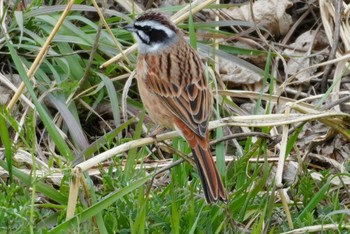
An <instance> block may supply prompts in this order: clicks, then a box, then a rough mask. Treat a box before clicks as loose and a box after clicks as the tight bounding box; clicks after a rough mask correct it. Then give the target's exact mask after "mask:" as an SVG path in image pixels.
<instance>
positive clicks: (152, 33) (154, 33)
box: [134, 24, 169, 45]
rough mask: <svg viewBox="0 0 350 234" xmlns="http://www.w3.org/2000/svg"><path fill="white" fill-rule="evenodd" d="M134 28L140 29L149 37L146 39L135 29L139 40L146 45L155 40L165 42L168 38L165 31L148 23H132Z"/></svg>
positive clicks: (155, 41)
mask: <svg viewBox="0 0 350 234" xmlns="http://www.w3.org/2000/svg"><path fill="white" fill-rule="evenodd" d="M134 28H135V29H137V31H142V32H143V33H144V34H145V35H147V36H148V37H149V41H148V40H146V39H145V38H143V37H142V36H141V33H139V32H137V31H136V33H137V35H138V37H139V38H140V39H141V41H142V42H143V43H145V44H147V45H151V44H153V43H157V42H165V41H166V40H168V39H169V37H168V35H167V34H166V32H164V30H161V29H155V28H152V27H151V26H148V25H145V26H140V25H137V24H134Z"/></svg>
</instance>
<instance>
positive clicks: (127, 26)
mask: <svg viewBox="0 0 350 234" xmlns="http://www.w3.org/2000/svg"><path fill="white" fill-rule="evenodd" d="M123 28H124V29H125V30H127V31H129V32H135V28H134V25H132V24H128V25H126V26H124V27H123Z"/></svg>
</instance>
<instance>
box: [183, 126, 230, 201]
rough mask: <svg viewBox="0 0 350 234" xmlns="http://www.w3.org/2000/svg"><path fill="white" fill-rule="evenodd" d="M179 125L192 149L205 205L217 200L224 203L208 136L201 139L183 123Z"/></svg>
mask: <svg viewBox="0 0 350 234" xmlns="http://www.w3.org/2000/svg"><path fill="white" fill-rule="evenodd" d="M181 125H182V126H181V128H180V129H181V130H182V131H181V132H182V134H183V136H184V137H185V138H186V140H187V141H188V143H189V145H190V146H191V148H192V153H193V156H194V160H195V162H196V165H197V168H198V172H199V176H200V178H201V181H202V186H203V190H204V195H205V199H206V201H207V203H212V202H216V201H217V200H218V199H220V200H222V201H224V202H226V201H227V195H226V190H225V187H224V185H223V183H222V180H221V177H220V174H219V171H218V169H217V167H216V164H215V162H214V160H213V157H212V154H211V151H210V146H209V138H208V134H207V136H206V138H203V137H200V136H198V135H197V134H195V133H194V132H193V131H192V130H190V129H189V128H188V127H187V126H186V125H185V124H184V123H181Z"/></svg>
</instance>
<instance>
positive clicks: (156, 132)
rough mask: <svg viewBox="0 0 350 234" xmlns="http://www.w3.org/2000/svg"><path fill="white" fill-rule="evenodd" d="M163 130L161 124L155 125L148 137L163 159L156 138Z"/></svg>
mask: <svg viewBox="0 0 350 234" xmlns="http://www.w3.org/2000/svg"><path fill="white" fill-rule="evenodd" d="M163 131H164V127H162V126H157V128H156V129H154V130H153V131H152V132H151V133H150V137H152V138H153V142H154V146H155V147H156V149H157V151H158V154H159V155H160V156H161V157H162V158H163V159H164V156H163V153H162V151H161V150H160V148H159V145H158V140H157V135H158V134H159V133H161V132H163Z"/></svg>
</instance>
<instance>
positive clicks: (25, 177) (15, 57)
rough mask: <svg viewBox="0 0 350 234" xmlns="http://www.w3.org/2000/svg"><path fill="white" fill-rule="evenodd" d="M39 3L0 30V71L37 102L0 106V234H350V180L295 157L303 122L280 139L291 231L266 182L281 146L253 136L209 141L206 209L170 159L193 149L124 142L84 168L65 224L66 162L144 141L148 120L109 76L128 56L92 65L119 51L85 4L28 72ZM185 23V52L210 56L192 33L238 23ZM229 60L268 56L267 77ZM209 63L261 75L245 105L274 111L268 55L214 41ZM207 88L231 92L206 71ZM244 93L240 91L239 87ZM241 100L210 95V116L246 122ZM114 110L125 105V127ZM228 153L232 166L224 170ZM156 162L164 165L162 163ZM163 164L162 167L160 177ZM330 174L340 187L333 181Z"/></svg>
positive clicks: (182, 166)
mask: <svg viewBox="0 0 350 234" xmlns="http://www.w3.org/2000/svg"><path fill="white" fill-rule="evenodd" d="M37 6H41V2H40V1H34V2H33V3H32V4H31V5H29V6H28V8H27V9H26V10H25V11H23V12H17V13H16V14H15V13H14V11H13V9H12V8H9V9H7V14H8V19H7V20H8V21H7V27H8V31H9V34H8V37H3V36H4V35H3V34H4V31H3V30H2V31H1V32H0V34H1V36H0V39H1V38H6V40H0V58H1V59H0V61H2V62H0V64H1V66H2V67H3V68H4V69H3V70H2V71H1V75H5V74H9V73H10V72H12V73H13V74H19V75H20V77H21V79H22V81H23V82H24V84H25V91H24V93H23V94H24V95H25V96H26V97H28V98H30V100H31V102H32V103H33V105H34V106H35V109H31V108H30V107H29V106H28V105H26V104H24V102H22V101H18V102H16V104H15V105H14V107H13V108H12V109H11V110H8V109H7V108H6V107H7V104H8V102H7V104H4V105H2V106H1V108H0V233H47V232H50V233H63V232H73V233H96V232H97V231H99V232H100V233H243V232H250V233H281V232H284V231H290V230H293V229H297V228H303V227H305V226H313V225H328V224H336V225H339V227H338V232H339V233H346V232H349V226H345V225H348V224H349V217H350V214H349V210H348V207H349V205H348V203H346V197H347V196H348V194H349V184H348V182H347V181H348V180H349V177H350V176H349V173H348V171H342V173H339V171H337V170H335V169H334V168H332V167H330V166H324V165H323V164H321V163H320V165H316V166H313V165H314V164H315V162H314V161H313V162H311V163H308V161H305V162H304V163H300V160H299V161H298V157H299V159H300V157H301V156H304V155H305V150H306V149H308V148H307V146H310V144H311V143H310V142H308V143H307V146H299V145H298V143H299V142H300V141H301V140H302V137H300V136H301V134H303V132H304V131H305V128H307V126H310V125H307V124H306V123H300V125H298V126H297V128H296V130H295V131H293V132H291V133H290V135H289V139H288V142H287V143H286V144H287V145H286V149H287V150H286V152H287V154H288V155H289V159H290V160H292V161H295V162H298V163H299V164H298V166H299V167H298V170H299V171H297V172H295V175H296V179H295V180H294V181H293V182H292V183H291V184H287V183H286V184H284V186H285V188H288V195H289V198H290V199H291V200H290V202H289V203H288V207H289V210H290V214H291V218H292V222H293V226H294V227H293V228H292V227H290V225H289V224H288V221H287V219H286V217H287V215H286V211H285V210H284V209H283V205H282V203H281V200H280V197H279V195H278V193H277V191H278V189H279V188H277V186H276V185H275V182H274V173H275V168H276V162H275V161H273V159H274V158H276V156H278V154H279V150H280V147H281V145H277V146H276V144H282V143H281V142H280V141H277V142H272V141H270V140H267V139H264V138H259V137H251V136H243V137H240V138H237V139H229V140H226V141H223V142H220V143H218V144H216V145H213V146H212V149H213V151H215V154H216V155H217V156H218V168H219V171H220V173H221V174H222V177H223V179H224V183H225V185H226V189H227V191H228V192H229V200H228V203H227V204H225V203H221V202H218V203H217V204H211V205H208V204H206V203H205V199H204V195H203V191H202V187H201V182H200V179H199V176H198V172H197V170H196V169H195V168H194V167H192V166H191V165H190V164H189V163H188V162H183V163H178V162H179V160H182V158H183V155H182V154H185V155H189V154H190V152H191V150H190V148H189V147H188V144H187V143H186V142H185V141H184V140H183V139H182V138H180V137H173V136H171V137H169V138H167V140H165V141H164V142H165V143H162V142H159V146H158V147H159V148H156V147H154V144H152V143H150V144H143V145H142V146H141V147H133V146H130V148H128V149H127V150H122V151H120V152H119V151H118V153H117V154H114V155H111V156H110V157H108V159H107V160H104V161H103V162H101V163H99V164H94V165H93V166H92V167H91V168H90V169H89V170H87V171H86V172H84V173H83V174H82V178H83V179H82V180H81V182H82V183H83V185H85V187H83V186H80V187H79V196H78V202H77V205H76V210H75V214H74V217H73V218H72V219H69V220H66V212H67V210H69V209H71V208H72V207H69V206H68V201H69V193H70V185H72V183H73V182H74V178H75V177H74V176H73V175H76V174H74V173H75V171H74V167H75V166H76V165H77V164H78V163H80V162H82V161H83V158H85V159H86V160H87V159H90V158H92V157H93V156H94V157H100V156H101V155H103V154H106V153H108V152H110V150H113V149H115V148H116V147H121V146H123V145H125V144H128V143H130V142H137V141H140V142H141V141H142V140H143V139H144V138H145V137H147V136H148V135H149V132H150V130H151V129H152V128H153V127H154V124H153V123H152V122H151V121H150V120H149V117H148V115H147V113H145V112H144V109H143V105H142V103H141V102H140V98H139V96H138V92H137V88H136V85H135V82H133V84H132V85H131V87H130V90H128V92H125V93H127V97H126V98H125V99H123V97H122V95H123V91H126V90H124V89H125V83H126V79H125V78H124V79H113V78H115V77H121V76H125V77H129V76H130V75H131V73H130V71H132V70H133V69H135V67H136V55H137V54H136V53H132V54H130V55H128V56H127V57H128V59H129V60H130V64H129V63H128V62H126V61H125V60H119V61H118V62H116V63H114V64H112V65H110V66H108V67H107V68H104V69H100V68H99V66H100V65H101V64H103V63H104V62H106V61H107V60H108V59H110V58H111V57H113V56H115V55H117V54H119V52H120V51H119V50H118V49H117V46H116V45H115V43H114V41H113V38H112V36H111V35H110V34H109V33H108V31H107V30H106V29H105V28H104V27H103V28H102V29H101V30H99V28H98V25H99V20H98V17H97V16H94V15H93V16H94V17H88V16H87V14H85V13H84V10H86V9H87V8H86V6H82V5H78V6H75V8H74V9H73V10H72V11H71V13H70V14H69V15H68V16H67V18H66V19H65V21H64V23H63V25H62V26H61V28H60V30H59V31H58V33H57V35H56V36H55V37H54V39H53V41H52V43H51V44H50V48H49V50H48V53H47V55H46V56H44V57H43V58H42V59H43V60H42V64H41V65H40V66H39V67H38V70H37V71H36V73H35V75H34V78H30V77H28V76H27V70H28V68H29V67H30V66H31V65H32V63H33V61H34V60H35V58H36V55H37V54H38V52H39V50H40V49H41V47H42V45H43V44H44V42H45V40H46V38H47V37H48V35H49V34H50V33H51V31H52V29H53V27H54V26H55V25H56V23H57V20H58V18H59V17H60V15H61V13H62V9H61V8H59V7H58V6H55V5H49V6H47V8H39V9H37V8H36V7H37ZM222 7H225V5H215V4H212V5H210V6H209V7H208V8H209V9H218V8H222ZM92 9H94V8H92ZM169 9H170V8H169ZM176 9H177V10H179V7H177V8H176ZM165 10H166V9H165ZM109 13H112V16H108V15H105V17H106V20H107V22H108V24H109V25H113V26H112V31H113V33H114V36H115V37H116V38H117V41H118V43H120V45H121V46H122V47H123V49H126V48H128V47H129V46H131V45H132V44H133V39H132V37H131V35H130V34H129V33H128V32H126V31H125V30H123V29H122V28H121V26H122V25H125V23H126V22H127V20H128V17H127V15H125V14H122V13H120V12H117V11H114V10H110V11H109ZM194 16H195V14H193V15H192V14H191V15H190V18H189V21H188V23H185V24H183V28H185V29H186V28H187V27H188V29H189V36H190V42H191V44H192V45H193V46H197V47H198V48H203V47H201V46H203V45H204V44H205V45H206V46H208V48H210V51H215V50H214V49H213V47H214V45H213V43H212V42H211V41H198V38H199V37H198V36H197V31H199V30H202V31H201V34H202V33H203V31H204V32H208V33H217V34H218V35H221V36H223V37H229V36H232V35H234V34H233V32H227V31H223V30H222V29H220V30H217V29H215V27H217V26H225V27H229V26H232V27H234V26H242V27H243V26H245V25H243V24H242V22H236V21H231V20H227V21H220V22H216V23H210V22H205V23H195V22H194V19H195V18H194ZM15 17H17V20H16V19H15ZM248 26H249V25H248ZM226 29H227V28H226ZM96 38H99V40H98V41H97V40H96ZM236 55H242V56H243V55H244V56H246V55H252V56H261V55H265V56H266V57H267V59H266V63H265V67H264V66H263V68H264V70H262V68H261V67H258V66H256V65H254V64H252V63H250V62H247V61H244V60H242V59H240V58H237V57H235V56H236ZM209 56H211V57H210V59H209V63H208V64H207V67H206V72H207V74H214V72H212V68H214V67H215V66H214V64H212V62H211V61H214V60H215V57H216V56H219V57H222V58H226V59H234V60H235V61H237V63H239V64H240V65H241V66H243V67H245V68H247V69H248V70H250V71H252V72H255V73H258V74H260V75H261V76H262V77H263V80H262V83H261V84H262V88H261V89H260V90H258V91H257V92H256V95H257V97H258V98H256V99H254V98H250V99H249V98H247V99H245V102H250V103H251V104H252V105H253V106H254V107H253V109H254V110H253V111H252V113H253V114H252V115H256V114H259V110H260V109H261V108H264V111H265V114H266V115H267V117H266V118H268V114H274V113H276V105H279V104H276V103H275V102H274V101H273V98H272V96H273V95H275V93H276V90H277V89H278V88H279V87H280V86H281V85H282V83H281V81H280V80H278V78H276V77H274V76H273V75H274V74H272V73H273V72H272V71H274V70H273V68H276V67H275V66H276V64H275V63H274V62H275V58H276V56H277V54H276V52H275V51H271V50H267V51H265V50H257V49H246V48H244V49H243V48H236V47H235V46H234V45H231V44H229V43H222V44H220V45H219V47H218V50H217V51H215V53H212V54H210V55H209ZM339 79H340V78H339ZM210 83H211V84H213V85H212V86H213V88H214V89H215V87H218V89H232V87H230V85H229V84H228V85H227V86H225V84H224V83H223V82H222V80H220V76H217V75H216V76H213V75H211V76H210ZM1 85H2V84H1ZM247 87H248V85H246V86H243V85H242V86H241V87H239V88H237V89H244V88H247ZM332 87H333V86H332ZM266 93H267V94H269V95H270V97H271V99H270V100H269V101H265V100H264V99H263V96H262V95H263V94H266ZM214 94H215V92H214ZM0 95H1V94H0ZM283 95H284V94H283ZM326 95H328V93H326ZM326 95H325V96H324V97H326ZM12 96H13V93H11V95H10V98H11V97H12ZM125 100H126V103H125ZM319 100H323V99H322V98H321V99H319ZM240 101H241V99H238V98H234V97H229V96H225V97H222V99H221V98H219V99H217V100H216V102H215V107H214V109H215V118H214V119H220V118H222V117H228V116H240V115H243V114H242V113H244V110H242V109H241V108H240V107H239V106H238V105H236V104H235V103H234V102H240ZM295 101H297V99H295ZM123 105H124V106H127V110H128V113H127V120H126V121H124V119H123V109H122V106H123ZM281 106H282V105H280V106H278V107H281ZM281 108H283V106H282V107H281ZM315 110H316V107H315ZM282 113H283V112H282ZM344 115H345V113H344ZM315 121H318V120H315ZM327 121H330V122H331V123H333V124H335V125H338V126H341V127H343V128H345V129H346V131H347V132H349V125H346V121H344V120H343V119H340V118H339V119H327ZM344 123H345V124H344ZM326 124H327V122H326ZM329 125H330V124H329V122H328V125H327V126H329ZM293 126H295V125H293ZM325 126H326V125H325ZM242 129H243V128H239V127H233V126H220V127H217V128H216V129H215V130H213V131H211V137H212V138H213V139H221V138H223V137H225V136H227V135H231V134H234V133H237V132H242ZM272 130H275V131H280V129H279V128H278V126H277V124H276V126H272V127H271V126H265V127H262V128H257V127H254V124H253V123H252V125H251V126H250V127H245V128H244V131H245V132H254V131H255V132H263V133H266V134H272V132H273V131H272ZM280 132H281V131H280ZM338 136H341V135H340V134H338ZM345 137H346V135H345ZM345 137H344V138H345ZM274 139H276V137H275V138H274ZM231 156H232V157H231ZM225 157H226V158H227V159H229V160H228V161H227V162H226V163H225V162H224V159H225ZM164 159H167V164H166V165H163V164H161V163H162V162H164V161H165V160H164ZM157 162H158V163H159V164H154V163H157ZM316 163H317V162H316ZM344 165H349V163H348V162H344ZM164 168H169V170H164V171H161V170H162V169H164ZM345 169H346V170H349V167H347V168H346V167H345ZM159 171H161V173H158V172H159ZM313 173H318V174H320V175H321V180H317V179H315V177H314V174H313ZM333 178H338V179H340V181H341V182H340V183H339V184H335V183H334V182H333V181H332V179H333ZM344 197H345V198H344ZM323 233H333V231H324V232H323Z"/></svg>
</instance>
